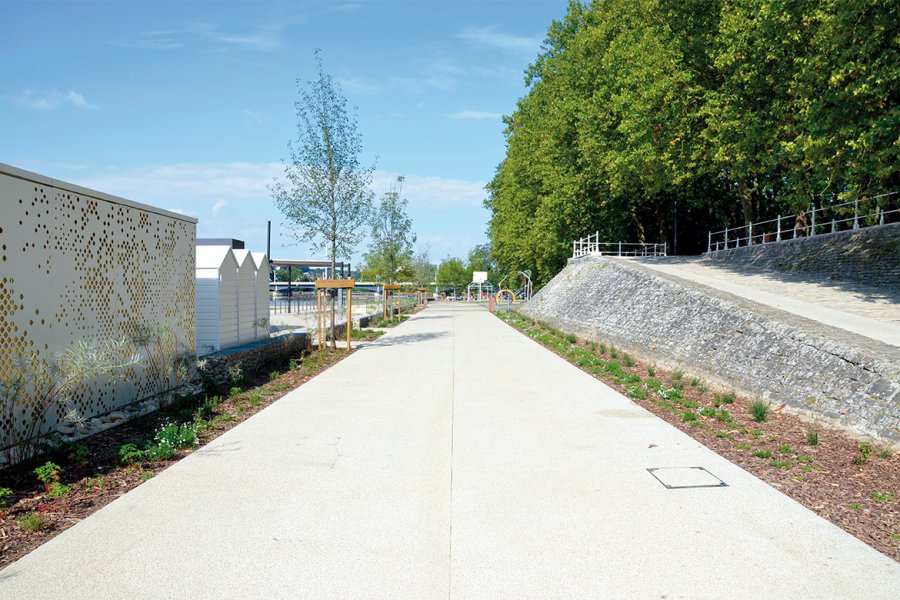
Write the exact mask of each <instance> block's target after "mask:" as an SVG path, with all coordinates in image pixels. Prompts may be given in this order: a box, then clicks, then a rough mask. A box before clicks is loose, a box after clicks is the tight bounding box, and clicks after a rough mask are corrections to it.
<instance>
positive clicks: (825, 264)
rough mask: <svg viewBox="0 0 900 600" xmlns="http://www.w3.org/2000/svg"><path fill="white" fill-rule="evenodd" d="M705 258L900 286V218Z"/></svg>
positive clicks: (740, 249)
mask: <svg viewBox="0 0 900 600" xmlns="http://www.w3.org/2000/svg"><path fill="white" fill-rule="evenodd" d="M704 257H705V258H706V260H710V261H715V262H726V263H737V264H745V265H751V266H755V267H761V268H764V269H772V270H775V271H793V272H805V273H817V274H826V275H828V276H830V277H832V278H833V279H838V280H847V281H856V282H859V283H865V284H868V285H876V286H891V287H894V286H898V285H900V223H890V224H887V225H880V226H877V227H867V228H864V229H856V230H850V231H839V232H837V233H829V234H819V235H816V236H813V237H801V238H797V239H795V240H784V241H781V242H778V243H773V244H757V245H754V246H745V247H742V248H730V249H728V250H720V251H714V252H710V253H708V254H706V255H704Z"/></svg>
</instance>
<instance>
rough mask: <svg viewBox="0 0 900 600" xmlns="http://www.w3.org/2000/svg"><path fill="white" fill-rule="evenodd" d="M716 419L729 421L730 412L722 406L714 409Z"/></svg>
mask: <svg viewBox="0 0 900 600" xmlns="http://www.w3.org/2000/svg"><path fill="white" fill-rule="evenodd" d="M716 420H717V421H722V422H724V423H729V422H731V413H729V412H728V411H727V410H725V409H724V408H720V409H718V410H717V411H716Z"/></svg>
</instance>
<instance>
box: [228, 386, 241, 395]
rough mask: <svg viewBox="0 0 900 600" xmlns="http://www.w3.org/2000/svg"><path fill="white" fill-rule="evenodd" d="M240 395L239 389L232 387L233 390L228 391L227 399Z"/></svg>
mask: <svg viewBox="0 0 900 600" xmlns="http://www.w3.org/2000/svg"><path fill="white" fill-rule="evenodd" d="M240 393H241V388H239V387H237V386H234V387H233V388H231V389H230V390H228V397H229V398H231V397H233V396H237V395H238V394H240Z"/></svg>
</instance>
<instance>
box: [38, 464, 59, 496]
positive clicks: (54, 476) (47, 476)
mask: <svg viewBox="0 0 900 600" xmlns="http://www.w3.org/2000/svg"><path fill="white" fill-rule="evenodd" d="M34 474H35V475H37V478H38V480H39V481H40V482H41V483H43V484H44V491H46V492H49V491H50V487H51V486H52V485H53V484H54V483H59V476H60V475H61V474H62V467H60V466H59V465H58V464H56V463H54V462H51V461H49V460H48V461H47V462H45V463H44V464H42V465H41V466H40V467H38V468H36V469H35V470H34Z"/></svg>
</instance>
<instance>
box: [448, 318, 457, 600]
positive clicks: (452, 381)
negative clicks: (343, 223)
mask: <svg viewBox="0 0 900 600" xmlns="http://www.w3.org/2000/svg"><path fill="white" fill-rule="evenodd" d="M455 410H456V315H455V314H454V315H453V317H452V318H451V319H450V493H449V502H448V506H447V528H448V531H447V598H448V599H451V600H452V598H453V428H454V424H455V419H454V417H455Z"/></svg>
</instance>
